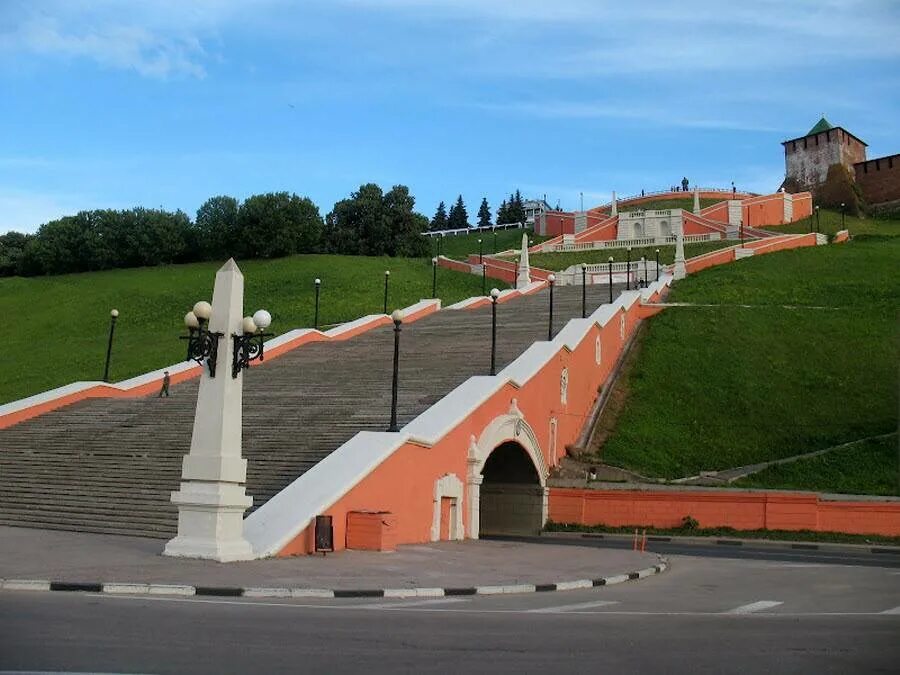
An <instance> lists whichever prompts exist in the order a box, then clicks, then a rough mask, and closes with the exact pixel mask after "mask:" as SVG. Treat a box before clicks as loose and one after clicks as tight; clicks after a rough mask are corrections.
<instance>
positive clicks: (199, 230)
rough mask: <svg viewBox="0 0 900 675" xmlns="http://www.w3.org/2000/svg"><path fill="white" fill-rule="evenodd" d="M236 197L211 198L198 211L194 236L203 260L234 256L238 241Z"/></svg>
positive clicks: (238, 206)
mask: <svg viewBox="0 0 900 675" xmlns="http://www.w3.org/2000/svg"><path fill="white" fill-rule="evenodd" d="M239 210H240V203H239V202H238V200H237V199H235V198H234V197H228V196H225V195H219V196H217V197H210V198H209V199H207V200H206V201H205V202H203V205H202V206H201V207H200V208H199V209H197V220H196V221H195V223H194V228H193V234H194V238H195V240H196V247H197V251H198V255H199V257H200V258H201V259H203V260H224V259H226V258H228V257H229V256H232V255H234V251H235V243H236V242H237V241H238V211H239Z"/></svg>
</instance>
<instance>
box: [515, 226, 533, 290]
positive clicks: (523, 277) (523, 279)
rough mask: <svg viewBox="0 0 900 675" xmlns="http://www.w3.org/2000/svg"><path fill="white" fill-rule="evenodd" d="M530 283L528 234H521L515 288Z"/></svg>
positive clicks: (523, 286)
mask: <svg viewBox="0 0 900 675" xmlns="http://www.w3.org/2000/svg"><path fill="white" fill-rule="evenodd" d="M530 283H531V265H529V264H528V235H527V234H522V253H521V255H520V256H519V272H518V274H517V275H516V288H525V287H526V286H527V285H528V284H530Z"/></svg>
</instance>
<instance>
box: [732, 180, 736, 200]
mask: <svg viewBox="0 0 900 675" xmlns="http://www.w3.org/2000/svg"><path fill="white" fill-rule="evenodd" d="M736 196H737V188H736V187H734V181H731V198H732V199H734V198H735V197H736Z"/></svg>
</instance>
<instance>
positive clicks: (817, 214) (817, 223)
mask: <svg viewBox="0 0 900 675" xmlns="http://www.w3.org/2000/svg"><path fill="white" fill-rule="evenodd" d="M819 231H820V229H819V205H818V204H816V232H819Z"/></svg>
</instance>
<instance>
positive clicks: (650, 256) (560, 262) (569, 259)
mask: <svg viewBox="0 0 900 675" xmlns="http://www.w3.org/2000/svg"><path fill="white" fill-rule="evenodd" d="M737 243H738V242H736V241H727V240H719V241H700V242H697V243H694V244H685V245H684V255H685V257H686V258H691V257H693V256H695V255H700V254H701V253H708V252H709V251H716V250H718V249H720V248H727V247H728V246H734V245H736V244H737ZM656 249H659V262H660V263H661V264H667V265H668V264H671V263H673V262H675V245H674V244H672V245H671V246H642V247H638V248H632V249H631V261H632V262H635V261H636V260H640V259H641V256H645V257H646V258H647V260H655V259H656ZM627 255H628V254H627V251H626V250H625V249H624V248H607V249H591V250H588V251H562V252H560V253H533V254H531V255H529V256H528V262H529V264H531V265H534V266H535V267H541V268H543V269H548V270H554V271H555V270H564V269H566V268H567V267H569V266H570V265H580V264H581V263H587V264H589V265H590V264H594V263H605V262H607V261H608V260H609V259H610V257H612V258H613V260H614V261H615V262H625V259H626V256H627ZM518 258H519V256H515V258H514V259H515V260H518Z"/></svg>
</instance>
